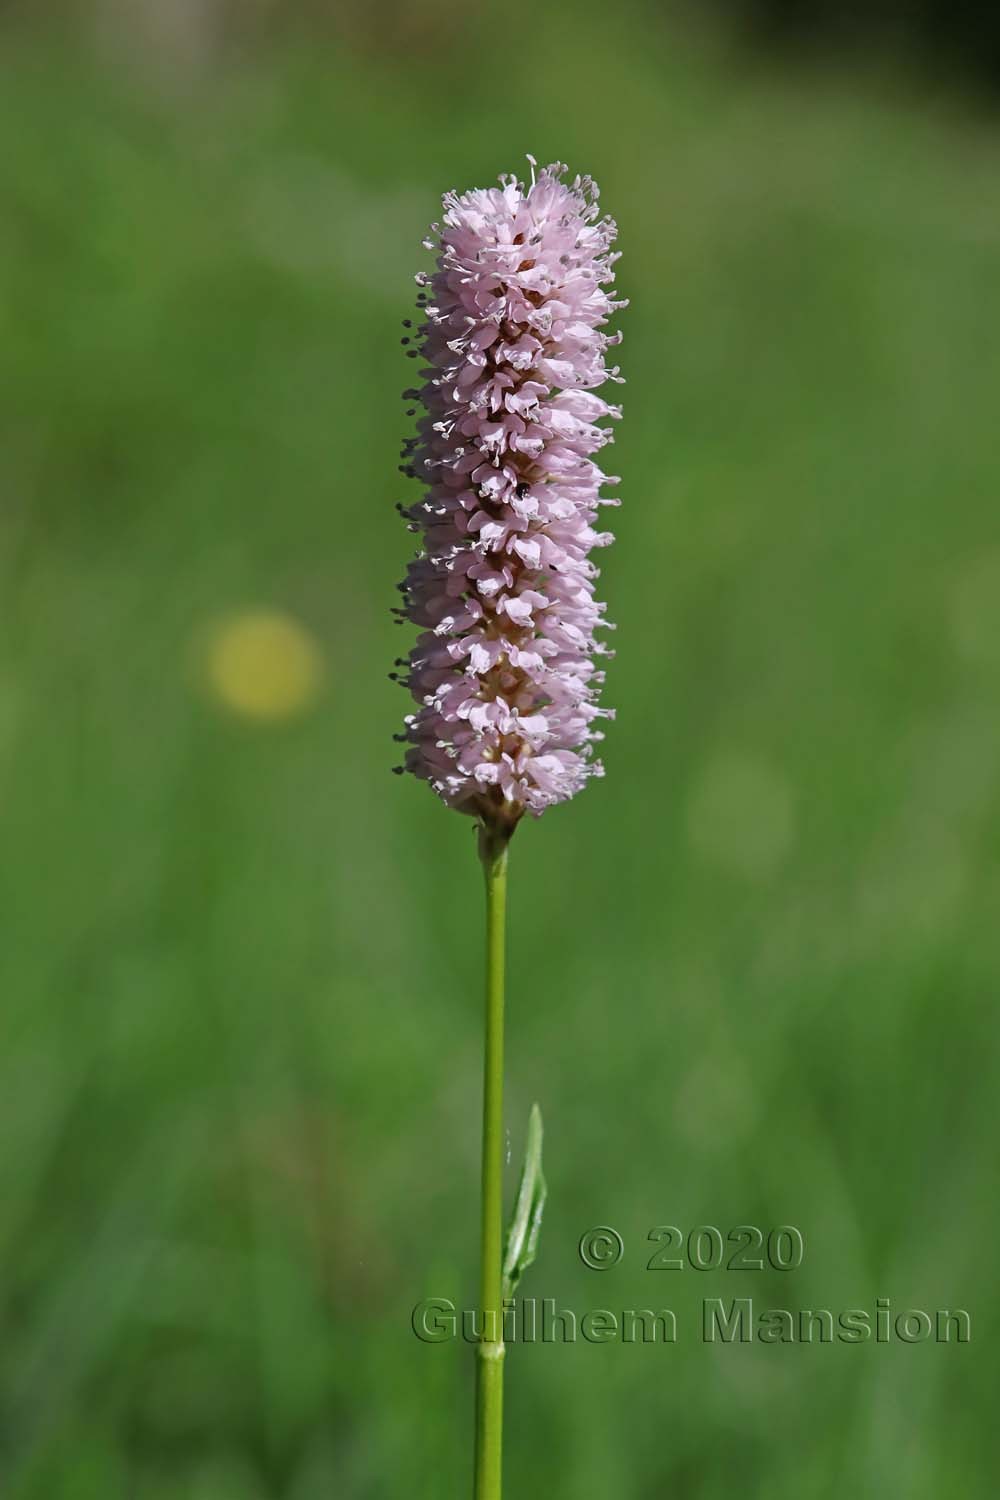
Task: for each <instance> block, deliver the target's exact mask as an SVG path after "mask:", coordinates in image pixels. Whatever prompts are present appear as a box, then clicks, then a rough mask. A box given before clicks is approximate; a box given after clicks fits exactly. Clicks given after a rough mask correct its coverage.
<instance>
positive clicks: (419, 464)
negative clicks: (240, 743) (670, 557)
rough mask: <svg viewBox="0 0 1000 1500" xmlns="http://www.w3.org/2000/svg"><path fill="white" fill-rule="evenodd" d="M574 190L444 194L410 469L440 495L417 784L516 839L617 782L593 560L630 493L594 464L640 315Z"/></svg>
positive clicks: (416, 673)
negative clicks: (596, 784)
mask: <svg viewBox="0 0 1000 1500" xmlns="http://www.w3.org/2000/svg"><path fill="white" fill-rule="evenodd" d="M529 160H530V158H529ZM532 168H534V163H533V162H532ZM565 172H566V168H565V167H564V166H562V165H561V164H559V163H556V164H554V165H553V166H549V167H545V168H544V169H543V170H542V171H541V172H540V173H539V174H538V176H537V179H536V178H535V174H534V170H533V171H532V180H531V183H530V184H529V185H528V186H527V187H526V186H525V185H524V184H523V183H521V182H518V181H516V180H515V179H514V178H501V179H500V181H501V186H500V187H499V188H489V189H485V190H484V189H475V190H473V191H471V192H468V193H463V194H461V195H459V194H457V193H448V194H446V196H445V198H444V219H443V223H442V225H440V226H438V225H435V226H434V230H435V232H436V234H437V241H436V242H435V241H428V242H427V243H428V247H429V248H435V246H436V248H438V251H439V253H438V260H437V270H436V271H435V272H434V274H433V275H432V276H423V275H422V276H418V277H417V281H418V283H419V284H420V285H421V286H424V287H426V288H427V290H426V291H425V292H421V294H420V302H421V306H422V311H423V315H424V317H425V319H426V322H424V323H423V324H422V326H421V328H420V329H419V341H418V349H417V353H418V355H419V357H421V358H422V359H423V360H424V362H425V364H426V366H427V368H426V369H425V370H424V371H423V372H422V373H423V374H424V376H425V384H424V385H422V386H421V387H420V388H419V389H415V390H411V391H408V392H406V393H405V395H407V396H408V397H410V398H411V399H413V400H419V401H420V402H422V403H423V406H424V408H425V413H426V414H425V415H424V416H423V417H422V418H421V420H420V422H419V424H418V435H417V437H416V438H414V439H412V440H410V441H409V442H408V443H407V445H406V447H405V449H404V468H405V470H406V472H407V473H411V474H413V475H414V476H415V477H416V478H418V479H420V480H422V481H423V482H424V484H425V485H426V486H427V490H426V493H425V495H424V497H423V499H421V500H420V501H418V502H417V503H416V504H415V505H413V506H411V507H409V508H408V509H407V510H405V511H404V514H405V515H406V517H407V519H408V520H409V522H410V526H411V529H412V530H419V531H420V532H422V534H423V544H422V545H423V550H422V551H421V553H420V555H419V556H418V557H417V558H416V559H415V561H414V562H413V563H412V564H411V565H410V568H409V571H408V573H407V576H406V580H405V583H404V584H403V586H402V588H403V593H404V605H405V607H404V608H403V609H402V610H400V611H399V613H400V615H401V616H402V617H404V618H406V619H408V620H410V621H412V622H413V623H414V624H415V625H417V626H419V627H421V629H422V631H423V633H422V634H421V636H420V637H419V639H418V640H417V642H416V645H415V646H414V648H413V650H412V652H411V653H410V656H409V659H408V661H407V663H406V664H405V665H406V666H407V668H408V671H407V673H406V674H405V675H404V676H403V679H402V680H403V681H404V682H405V683H406V685H407V686H408V687H409V689H410V691H411V692H412V694H413V697H414V698H415V700H416V702H417V704H418V705H419V706H418V709H417V712H416V713H413V714H411V715H409V717H408V718H407V719H406V733H405V735H404V736H401V738H404V739H405V740H406V742H407V743H408V746H409V748H408V750H407V753H406V758H405V769H406V770H408V771H412V772H413V773H414V775H416V776H418V777H420V778H421V779H423V780H425V781H428V782H430V784H431V786H432V787H433V789H434V790H435V791H436V792H437V794H438V796H439V797H441V798H442V800H443V801H444V802H446V803H447V804H448V806H450V807H454V808H457V809H459V810H460V811H462V812H469V813H472V814H475V815H477V816H479V817H481V818H483V819H484V821H486V822H490V821H496V822H501V823H507V824H510V825H512V824H513V823H515V822H516V821H517V819H518V818H519V817H520V816H521V814H522V813H524V812H530V813H533V814H536V815H537V814H540V813H542V812H543V811H544V810H545V808H547V807H550V806H552V804H553V803H556V802H563V801H565V800H566V799H567V798H569V797H572V796H574V795H575V793H576V792H578V791H579V790H580V789H581V787H582V786H583V785H584V782H585V781H586V780H587V779H588V778H589V777H591V776H600V775H602V774H603V771H602V767H601V764H600V762H599V761H598V760H596V759H594V758H593V744H594V742H595V741H596V740H599V739H601V738H602V735H601V734H600V732H599V730H598V729H597V728H596V727H595V723H596V721H597V720H598V719H600V718H611V717H612V714H611V711H610V710H608V709H603V708H600V707H598V705H597V703H596V697H597V693H598V690H599V688H600V686H601V684H602V682H603V679H604V674H603V672H601V671H600V670H599V669H598V666H597V660H598V658H599V657H601V656H606V655H608V654H609V653H608V651H607V648H606V647H605V646H604V645H603V644H601V643H599V642H598V641H597V640H596V639H595V632H596V631H597V630H598V628H599V627H600V626H602V625H603V624H605V622H604V620H603V618H602V616H603V613H604V605H603V604H599V603H597V602H596V601H595V599H594V581H595V579H596V578H597V576H598V570H597V568H596V567H595V566H594V564H593V562H592V561H591V560H590V557H589V554H590V552H591V551H592V550H593V549H594V548H595V547H604V546H607V544H608V543H609V542H610V541H611V540H612V538H611V536H610V534H609V533H608V532H604V531H598V530H596V529H595V525H596V521H597V514H598V507H599V506H600V505H602V504H603V505H613V504H617V503H618V502H617V501H615V500H609V499H607V498H605V497H602V496H601V493H600V491H601V487H602V485H604V484H607V483H611V484H616V483H617V482H618V481H617V480H616V479H613V478H608V477H607V476H605V475H604V474H603V473H602V472H601V470H600V468H598V466H597V464H596V463H595V462H594V460H593V456H592V455H594V454H595V453H597V452H599V451H600V449H601V448H603V447H604V446H605V444H607V443H610V442H611V441H612V434H611V432H610V430H609V429H608V428H607V427H602V426H599V425H598V423H599V422H600V421H601V419H602V418H605V417H612V418H617V417H619V416H620V415H621V412H620V409H619V408H618V407H616V406H610V405H608V403H607V402H605V401H604V400H602V398H601V397H600V396H598V395H596V394H594V392H595V391H596V389H597V387H599V386H601V385H603V384H604V382H605V381H606V380H608V379H611V380H616V381H617V380H620V379H621V377H620V375H619V372H618V369H617V367H613V368H611V369H608V368H607V366H606V364H605V352H606V350H607V349H608V348H609V347H610V346H611V345H614V344H617V343H618V342H619V341H620V338H621V335H620V334H607V333H605V332H603V331H602V330H603V328H604V325H605V324H606V323H607V320H608V318H609V316H610V315H611V313H612V312H614V311H615V310H616V309H617V308H620V307H624V306H625V303H624V302H614V301H612V300H611V298H610V297H609V295H608V293H607V292H606V291H604V290H603V288H604V287H605V286H607V285H608V284H609V283H611V282H613V280H614V273H613V270H612V266H613V264H614V262H615V261H616V260H617V258H618V257H617V255H616V254H613V253H612V252H611V245H612V243H613V241H614V238H615V233H616V230H615V224H614V221H613V220H611V219H609V218H600V217H599V216H598V215H599V210H598V207H597V198H598V190H597V187H596V186H595V184H594V183H593V182H592V181H591V180H590V178H587V177H577V178H575V179H574V180H573V181H572V182H569V183H566V182H564V181H563V180H562V179H563V177H564V174H565Z"/></svg>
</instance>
